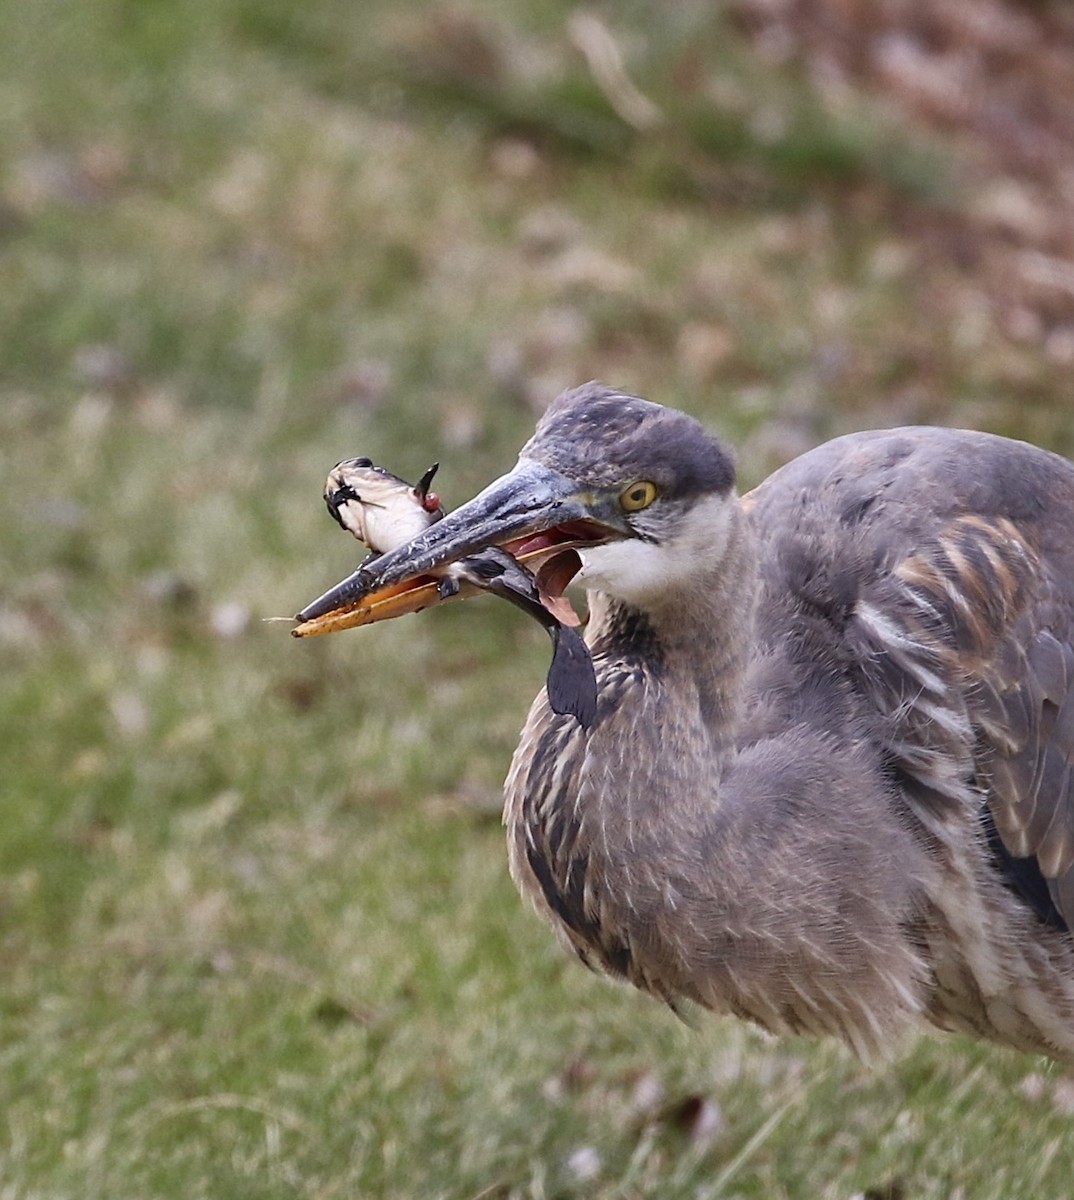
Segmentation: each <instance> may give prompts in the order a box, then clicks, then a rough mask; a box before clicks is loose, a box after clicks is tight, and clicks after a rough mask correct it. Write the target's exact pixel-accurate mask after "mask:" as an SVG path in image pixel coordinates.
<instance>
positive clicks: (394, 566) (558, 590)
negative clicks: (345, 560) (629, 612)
mask: <svg viewBox="0 0 1074 1200" xmlns="http://www.w3.org/2000/svg"><path fill="white" fill-rule="evenodd" d="M630 533H631V531H630V528H629V526H627V525H626V524H625V522H624V521H623V517H622V514H621V512H620V511H619V510H618V508H617V507H616V506H615V505H614V504H613V503H612V502H611V501H609V500H606V499H604V498H603V497H600V496H596V495H593V494H591V493H587V492H585V491H583V490H580V489H579V487H578V485H577V484H576V483H575V482H574V481H573V480H571V479H569V478H568V477H567V476H565V475H562V474H560V473H559V472H558V471H556V470H554V469H553V468H551V467H548V466H546V465H544V464H543V463H539V462H536V461H534V460H531V459H520V460H519V463H518V465H517V466H516V467H515V468H514V470H512V471H510V472H509V473H508V474H506V475H504V476H502V477H501V478H500V479H497V480H496V481H495V482H494V483H491V484H490V485H489V486H488V487H487V488H485V490H484V491H482V492H480V493H479V494H478V495H477V496H475V497H474V499H473V500H471V501H469V502H468V503H467V504H464V505H462V507H461V508H457V509H455V510H454V511H453V512H451V513H448V514H447V515H446V516H444V517H443V518H442V519H440V520H435V521H433V522H431V523H427V524H426V526H425V528H423V529H422V530H421V531H420V532H418V533H417V534H416V536H414V537H412V538H411V539H410V540H409V541H406V542H404V543H403V544H401V545H397V546H395V547H393V548H391V549H387V550H385V552H384V553H381V554H378V555H377V556H376V557H375V558H371V559H367V560H366V562H364V563H363V564H362V565H361V566H360V567H359V568H358V569H357V570H356V571H355V572H354V573H353V574H352V575H349V576H348V577H347V578H346V579H344V580H342V581H341V582H340V583H337V584H336V585H335V587H332V588H329V590H328V591H327V592H325V593H324V595H322V596H320V597H318V598H317V599H316V600H314V601H313V602H312V603H311V604H308V605H306V607H305V608H303V609H302V611H301V612H300V613H298V615H297V616H296V618H295V619H296V621H297V622H298V624H297V625H296V627H295V628H294V629H293V630H292V631H291V632H292V633H293V634H294V636H295V637H313V636H316V635H318V634H322V633H335V632H338V631H339V630H343V629H350V628H353V627H355V626H358V625H368V624H371V623H372V622H374V621H382V620H387V619H390V618H392V617H397V616H402V615H404V614H405V613H410V612H418V611H420V610H421V609H423V608H428V607H430V606H431V605H434V604H437V603H440V602H442V601H443V600H445V599H448V598H450V597H451V596H454V595H461V596H468V595H476V594H477V592H478V591H479V590H480V589H479V588H478V586H477V585H476V584H475V582H474V579H473V576H472V574H470V573H468V572H466V571H465V570H464V571H456V572H455V580H454V582H455V583H456V584H457V585H458V586H457V587H452V586H445V585H444V579H445V578H446V577H447V578H450V577H451V575H452V571H451V568H452V567H453V565H454V564H456V563H458V562H459V561H460V560H462V559H465V558H467V557H468V556H470V555H473V554H477V553H479V552H481V551H483V550H487V549H489V548H490V547H498V548H500V549H502V550H505V551H506V552H507V553H508V554H510V555H511V556H512V557H513V558H515V559H516V560H517V561H518V562H520V563H522V564H524V565H525V566H526V567H527V568H529V569H530V570H532V571H534V573H535V575H536V578H537V586H538V588H539V589H540V590H541V591H542V593H543V594H544V595H545V596H547V598H548V599H549V600H551V601H555V600H557V599H558V598H559V597H562V594H563V589H564V588H565V587H566V585H567V584H568V583H569V582H570V580H571V579H572V578H573V577H574V575H575V573H576V572H577V570H578V568H579V565H580V562H579V559H578V555H577V554H576V553H574V551H575V550H576V549H577V548H578V547H579V546H586V545H595V544H599V543H602V542H605V541H608V540H609V539H611V538H617V537H624V536H629V535H630ZM553 608H554V605H553ZM562 611H563V610H562V609H561V610H560V612H557V613H556V614H555V615H557V616H560V615H561V613H562ZM575 620H576V619H575Z"/></svg>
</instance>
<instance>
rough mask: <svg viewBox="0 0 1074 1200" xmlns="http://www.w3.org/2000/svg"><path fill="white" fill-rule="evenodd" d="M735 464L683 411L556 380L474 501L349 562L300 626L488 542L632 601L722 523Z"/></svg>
mask: <svg viewBox="0 0 1074 1200" xmlns="http://www.w3.org/2000/svg"><path fill="white" fill-rule="evenodd" d="M734 481H735V472H734V466H733V463H732V461H731V459H730V457H729V455H728V453H727V451H726V450H724V448H723V447H722V446H721V444H720V443H719V442H718V441H717V440H716V439H715V438H713V437H712V436H711V435H710V434H708V433H707V432H706V431H705V429H704V428H703V427H702V426H701V425H700V424H699V422H697V421H696V420H694V419H693V418H692V417H689V416H687V415H686V414H685V413H681V412H677V411H675V410H674V409H668V408H663V407H662V406H660V405H658V404H653V403H650V402H649V401H647V400H641V399H638V398H637V397H635V396H629V395H626V394H624V393H621V392H618V391H615V390H613V389H611V388H607V387H605V386H603V385H601V384H597V383H589V384H585V385H584V386H582V387H579V388H574V389H572V390H571V391H568V392H564V393H563V395H561V396H560V397H559V398H558V399H557V400H556V401H554V402H553V404H552V405H551V406H550V407H549V409H548V410H547V412H546V413H545V414H544V416H543V417H542V418H541V421H540V422H539V424H538V426H537V429H536V431H535V432H534V435H533V437H531V438H530V440H529V441H528V442H527V443H526V444H525V446H523V447H522V450H521V452H520V454H519V458H518V462H517V463H516V464H515V466H514V468H513V469H512V470H511V471H509V472H508V473H507V474H506V475H503V476H501V478H499V479H497V480H495V481H494V482H493V483H491V484H490V485H489V486H488V487H487V488H485V489H484V491H482V492H481V493H479V494H478V495H477V496H475V497H474V499H473V500H471V501H469V502H468V503H466V504H464V505H462V506H461V507H460V508H457V509H455V510H454V511H453V512H451V513H449V514H448V515H447V516H446V517H444V519H443V520H441V521H439V522H437V523H436V524H434V525H430V526H429V528H428V529H426V530H425V531H424V532H422V533H421V534H419V535H418V536H417V537H415V538H413V539H412V540H411V541H409V542H407V543H406V544H405V545H403V546H400V547H398V548H397V549H395V550H392V551H389V552H388V553H386V554H383V555H381V556H380V557H378V558H376V559H375V560H373V561H371V562H369V563H367V564H366V565H364V566H363V567H361V568H359V570H358V571H356V572H355V573H354V574H353V575H351V576H350V577H349V578H348V579H345V580H343V582H342V583H340V584H337V585H336V587H334V588H332V589H330V590H329V591H328V592H326V593H325V594H324V595H323V596H321V597H320V598H319V599H318V600H315V601H314V602H313V603H312V604H310V605H308V606H307V607H306V608H304V609H303V610H302V612H300V613H299V614H298V617H297V620H298V621H300V622H301V623H302V624H301V625H300V626H299V627H298V629H297V631H296V632H298V633H299V634H300V635H305V634H312V633H321V632H330V631H332V630H335V629H345V628H349V627H350V626H352V625H364V624H368V623H370V622H371V621H375V620H381V619H384V618H385V617H392V616H397V615H401V614H402V613H404V612H413V611H416V610H417V609H418V608H423V607H426V606H427V605H429V604H432V603H436V602H437V598H438V588H437V578H438V576H439V575H441V574H442V573H443V572H444V571H445V570H446V569H448V568H449V567H450V565H451V564H452V563H453V562H456V561H457V560H459V559H461V558H464V557H466V556H467V555H470V554H474V553H476V552H478V551H481V550H484V549H487V548H488V547H489V546H500V547H503V548H504V549H506V550H508V551H509V552H510V553H511V554H513V555H514V556H515V557H516V558H518V559H519V560H520V561H522V562H524V563H526V564H527V565H528V566H530V567H531V569H538V570H540V569H544V568H550V569H551V570H552V573H553V574H554V575H555V576H556V577H557V578H558V580H559V582H560V585H563V584H565V582H566V581H567V580H569V579H570V578H571V576H573V575H574V574H576V573H577V575H578V578H579V580H580V581H581V582H583V583H584V584H585V585H586V586H587V587H589V588H592V589H595V590H598V591H603V592H607V593H609V594H610V595H613V596H616V597H618V598H620V599H623V600H626V601H628V602H633V603H636V604H641V605H643V606H644V602H645V598H646V597H647V596H650V595H653V594H655V593H657V592H661V593H667V591H668V590H669V589H674V587H675V584H676V582H677V581H678V580H680V579H683V578H688V577H689V576H690V575H692V574H693V573H694V572H695V571H696V568H697V564H698V557H699V555H701V554H704V553H706V552H707V553H709V554H711V553H712V548H713V546H714V545H716V546H718V545H719V543H720V541H721V539H722V538H723V537H724V536H725V534H724V530H725V529H726V527H727V524H728V521H729V514H730V512H731V510H732V509H733V508H734V507H735V505H734Z"/></svg>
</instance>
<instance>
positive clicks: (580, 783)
mask: <svg viewBox="0 0 1074 1200" xmlns="http://www.w3.org/2000/svg"><path fill="white" fill-rule="evenodd" d="M734 482H735V472H734V467H733V464H732V460H731V458H730V456H729V454H728V452H727V451H726V450H725V449H724V447H723V446H722V445H721V443H720V442H719V441H718V440H717V439H716V438H714V437H712V436H711V435H710V434H709V433H707V432H706V431H705V429H704V428H703V427H702V426H701V425H700V424H699V423H698V422H697V421H695V420H694V419H693V418H691V417H689V416H686V415H685V414H683V413H680V412H676V411H674V410H671V409H667V408H662V407H660V406H659V405H656V404H651V403H649V402H647V401H644V400H640V399H637V398H636V397H633V396H629V395H625V394H622V393H620V392H617V391H614V390H612V389H609V388H606V387H603V386H601V385H598V384H587V385H586V386H584V387H580V388H577V389H575V390H573V391H570V392H567V393H565V394H564V395H562V396H561V397H560V398H559V399H558V400H557V401H555V402H554V403H553V404H552V406H551V407H550V408H549V409H548V411H547V412H546V414H545V415H544V417H543V418H542V420H541V421H540V423H539V425H538V427H537V430H536V433H535V434H534V436H533V437H532V438H531V439H530V441H529V442H528V443H527V444H526V445H525V446H524V447H523V449H522V452H521V455H520V457H519V460H518V464H517V465H516V466H515V468H514V469H513V470H512V471H510V472H509V473H508V474H507V475H505V476H503V477H502V478H501V479H499V480H497V481H496V482H495V483H493V484H492V485H490V486H489V487H488V488H486V489H485V491H483V492H482V493H481V494H480V495H479V496H477V497H476V498H475V499H474V500H472V501H470V502H469V503H468V504H465V505H463V506H462V507H461V508H459V509H457V510H456V511H455V512H453V513H450V514H448V516H446V517H445V518H444V519H443V520H442V521H439V522H438V523H436V524H434V525H431V526H430V527H429V528H428V529H427V530H425V531H424V532H423V533H421V534H419V536H417V537H416V538H414V539H413V540H412V541H410V542H408V543H407V544H406V545H404V546H401V547H399V548H398V549H396V550H393V551H391V552H389V553H386V554H384V555H383V556H381V557H380V558H378V559H376V560H375V561H374V562H372V563H370V564H368V565H367V566H366V567H365V568H364V569H363V570H362V571H360V572H358V573H357V574H356V576H355V577H352V579H351V580H349V581H345V583H344V584H343V585H340V587H339V588H337V589H334V590H333V592H332V593H328V594H327V595H328V596H329V597H330V599H328V600H324V599H322V602H318V603H315V604H314V605H311V606H310V608H309V609H307V610H306V611H305V612H304V613H302V614H300V620H302V619H304V620H305V622H306V624H305V625H304V626H302V627H300V628H301V629H302V630H303V631H304V632H317V628H318V626H319V624H320V623H322V622H327V623H328V624H327V627H328V628H343V627H346V626H347V625H353V624H362V623H366V622H367V621H369V620H371V619H377V618H379V617H381V616H385V615H386V616H391V615H393V614H394V613H396V612H400V611H410V610H412V609H413V608H414V607H417V606H418V604H417V601H416V597H418V596H419V595H422V594H423V593H421V592H420V591H419V589H421V588H423V587H424V588H425V593H424V594H425V595H426V599H428V594H429V593H430V592H431V593H432V594H433V595H434V597H435V589H429V587H428V582H429V573H430V572H433V571H435V570H437V569H439V568H442V567H443V565H444V564H446V563H450V562H452V561H455V560H457V559H459V558H460V557H462V556H464V555H467V554H471V553H474V552H475V551H479V550H481V549H482V548H485V547H488V546H491V545H500V546H506V548H507V549H508V550H510V551H511V552H512V553H514V554H516V555H517V556H518V557H519V558H520V559H521V560H522V561H524V562H527V563H529V564H530V565H531V566H533V565H534V564H539V563H542V562H544V563H547V562H548V561H550V560H554V561H556V562H558V564H559V569H557V570H556V571H555V572H553V573H552V574H553V575H554V576H555V577H556V578H560V579H565V578H566V577H567V576H569V575H570V573H571V570H570V569H567V570H564V569H563V565H564V563H566V564H568V567H570V566H571V564H572V563H573V567H575V568H578V579H579V580H580V581H581V582H582V583H583V584H584V585H585V587H586V588H587V589H588V592H589V606H590V620H589V626H588V630H587V634H586V641H587V642H588V645H589V647H590V651H591V654H592V657H593V661H594V664H595V667H596V674H597V680H598V685H599V701H598V709H597V716H596V719H595V721H594V722H593V723H592V725H591V727H590V728H588V729H585V728H583V727H582V726H581V725H580V724H579V723H578V722H577V721H575V720H573V719H572V718H570V717H569V716H562V715H557V714H556V713H554V712H552V710H551V709H550V707H549V705H548V703H547V699H546V696H545V694H544V693H543V692H542V694H540V695H539V696H538V697H537V699H536V700H535V702H534V704H533V707H532V708H531V710H530V714H529V717H528V719H527V721H526V725H525V728H524V729H523V732H522V738H521V741H520V744H519V747H518V749H517V751H516V752H515V756H514V760H513V762H512V764H511V769H510V773H509V775H508V778H507V784H506V823H507V827H508V841H509V849H510V862H511V872H512V874H513V876H514V878H515V880H516V882H517V883H518V885H519V887H520V888H521V890H522V892H523V893H524V894H525V895H527V896H529V897H530V899H532V900H533V902H534V903H535V904H536V906H537V908H538V909H539V910H540V911H541V912H542V913H543V914H544V915H545V916H546V917H547V918H548V919H549V920H550V921H551V922H552V924H553V925H554V926H555V927H556V929H557V930H558V932H559V933H560V934H561V936H562V937H563V939H564V940H565V941H566V942H567V944H568V945H569V946H570V947H571V948H572V949H573V950H574V951H576V952H577V954H578V955H579V956H580V957H581V958H582V959H583V961H585V962H586V963H588V964H590V965H593V966H597V967H600V968H603V969H604V970H605V971H607V972H610V973H611V974H612V975H615V976H619V977H621V978H625V979H627V980H629V981H630V982H631V983H633V984H635V985H637V986H638V987H639V988H642V989H643V990H645V991H647V992H650V993H652V994H654V995H656V996H658V997H661V998H662V999H664V1000H666V1001H667V1002H669V1003H671V1004H679V1003H680V1002H682V1001H692V1002H695V1003H697V1004H700V1005H703V1006H705V1007H706V1008H710V1009H713V1010H717V1011H730V1012H733V1013H737V1014H739V1015H740V1016H743V1017H746V1018H749V1019H750V1020H752V1021H755V1022H757V1023H758V1024H760V1025H762V1026H764V1027H765V1028H766V1029H769V1030H773V1031H777V1032H778V1031H793V1032H796V1033H810V1034H832V1035H835V1036H837V1037H840V1038H842V1039H844V1040H845V1041H846V1042H848V1043H849V1044H850V1045H851V1046H853V1047H854V1048H855V1050H857V1051H858V1053H860V1054H862V1055H863V1056H870V1055H873V1054H875V1053H877V1052H882V1051H883V1050H884V1049H886V1048H890V1046H891V1045H892V1043H893V1040H894V1039H895V1038H896V1037H897V1035H898V1034H899V1033H900V1032H902V1031H903V1030H904V1029H906V1028H907V1027H908V1026H910V1025H911V1023H912V1022H913V1021H914V1020H915V1019H917V1018H924V1019H926V1020H928V1021H930V1022H932V1023H933V1024H934V1025H937V1026H940V1027H941V1028H944V1029H950V1030H964V1031H969V1032H971V1033H975V1034H978V1035H980V1036H982V1037H985V1038H989V1039H992V1040H994V1041H997V1042H1000V1043H1004V1044H1006V1045H1009V1046H1014V1047H1018V1048H1019V1049H1022V1050H1026V1051H1031V1052H1037V1053H1045V1054H1050V1055H1053V1056H1054V1057H1056V1058H1060V1059H1065V1060H1066V1061H1068V1062H1074V936H1072V934H1071V928H1072V926H1074V790H1072V788H1074V774H1072V770H1071V763H1072V761H1074V467H1072V466H1071V464H1070V463H1068V462H1067V461H1065V460H1064V459H1061V458H1059V457H1058V456H1056V455H1054V454H1050V453H1047V452H1045V451H1043V450H1038V449H1035V448H1034V447H1031V446H1028V445H1026V444H1024V443H1021V442H1015V441H1008V440H1006V439H1003V438H999V437H994V436H991V435H988V434H983V433H972V432H966V431H959V430H951V429H936V428H909V429H893V430H884V431H878V432H872V433H859V434H852V435H850V436H847V437H842V438H838V439H837V440H835V441H833V442H829V443H828V444H826V445H824V446H821V447H819V448H818V449H816V450H813V451H811V452H810V453H808V454H805V455H803V456H802V457H801V458H799V459H797V460H795V461H794V462H792V463H790V464H789V465H787V466H785V467H783V468H782V469H781V470H779V471H777V472H776V473H775V474H774V475H773V476H771V478H769V479H768V480H767V481H766V482H765V483H763V484H762V485H761V486H760V487H758V488H757V489H756V490H754V491H753V492H750V493H749V494H748V495H746V496H744V497H742V498H741V499H740V498H739V497H738V495H737V494H736V492H735V488H734Z"/></svg>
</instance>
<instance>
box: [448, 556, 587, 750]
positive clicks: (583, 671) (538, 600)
mask: <svg viewBox="0 0 1074 1200" xmlns="http://www.w3.org/2000/svg"><path fill="white" fill-rule="evenodd" d="M460 581H464V582H466V583H472V584H474V585H475V586H476V587H479V588H483V589H484V590H485V591H488V592H492V593H493V594H494V595H496V596H502V597H503V599H505V600H509V601H510V602H511V603H512V604H514V605H515V606H516V607H517V608H520V609H522V611H523V612H524V613H528V614H529V616H531V617H533V618H534V619H535V620H536V621H538V622H539V623H540V624H541V625H543V626H544V628H545V630H546V631H547V633H548V636H549V637H550V638H551V639H552V662H551V664H550V665H549V668H548V678H547V679H546V681H545V690H546V691H547V692H548V703H549V705H550V706H551V708H552V711H553V712H556V713H560V714H561V715H564V716H566V715H569V716H573V717H574V718H575V719H576V720H577V721H578V723H579V725H581V726H582V728H583V729H588V728H589V727H590V726H591V725H592V724H593V722H594V721H595V720H596V716H597V675H596V671H595V670H594V669H593V659H592V658H591V657H590V654H589V647H588V646H587V645H586V644H585V642H584V641H583V640H582V636H581V634H580V633H579V632H578V630H577V629H574V628H572V627H571V626H570V625H565V624H564V623H563V622H562V621H560V620H559V619H558V618H557V617H556V616H555V614H554V613H552V612H550V611H549V610H548V607H547V606H546V603H545V600H544V599H543V598H542V595H541V592H540V590H539V589H538V586H537V580H536V578H535V577H534V575H533V572H532V571H529V570H527V569H526V568H525V567H524V566H523V565H522V564H521V563H520V562H519V561H518V560H517V559H515V558H512V557H511V555H510V554H508V553H507V551H506V550H499V549H496V548H490V549H488V550H483V551H481V553H480V554H471V555H470V556H469V557H468V558H463V559H460V560H459V561H458V562H456V563H453V564H452V565H451V566H449V567H448V568H447V572H446V574H445V578H444V580H443V581H442V583H441V589H440V590H441V594H442V595H443V594H445V593H446V594H450V589H452V588H453V589H454V590H458V584H459V582H460Z"/></svg>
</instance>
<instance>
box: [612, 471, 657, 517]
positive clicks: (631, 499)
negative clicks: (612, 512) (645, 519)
mask: <svg viewBox="0 0 1074 1200" xmlns="http://www.w3.org/2000/svg"><path fill="white" fill-rule="evenodd" d="M655 499H656V484H655V483H653V482H652V481H651V480H648V479H639V480H638V482H637V483H632V484H631V485H630V487H628V488H626V489H625V490H624V491H622V492H620V493H619V503H620V505H621V506H622V508H623V510H624V511H625V512H641V510H642V509H643V508H648V507H649V505H650V504H652V502H653V501H654V500H655Z"/></svg>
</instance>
